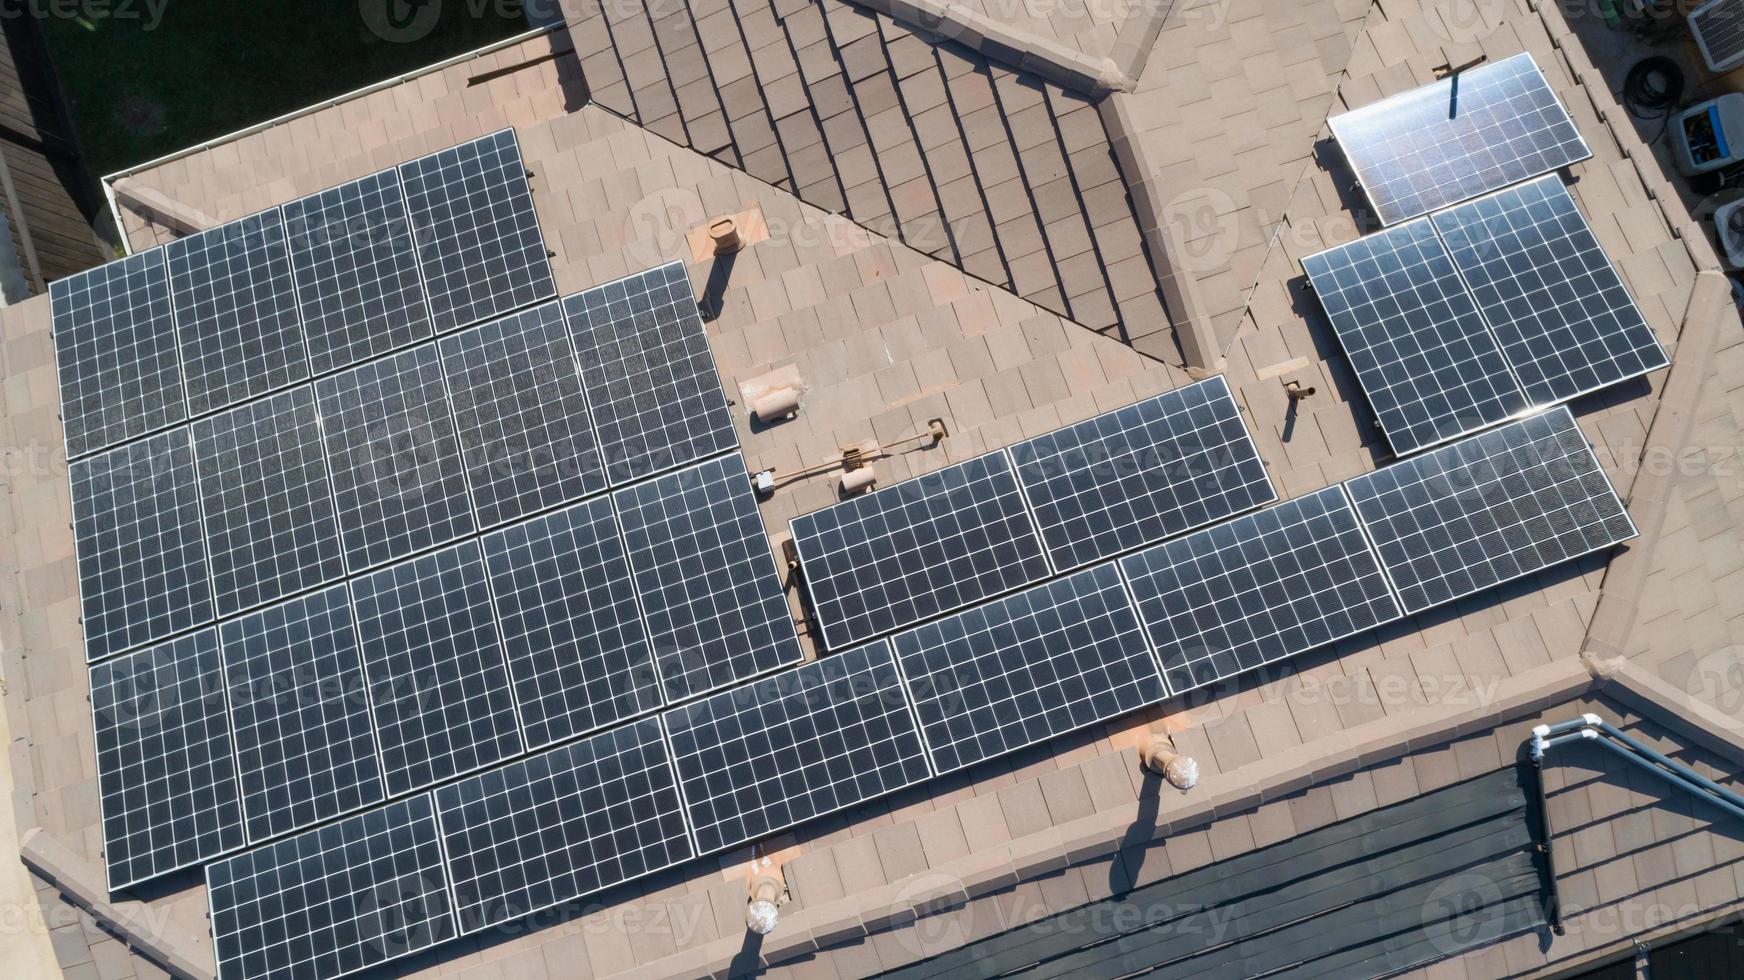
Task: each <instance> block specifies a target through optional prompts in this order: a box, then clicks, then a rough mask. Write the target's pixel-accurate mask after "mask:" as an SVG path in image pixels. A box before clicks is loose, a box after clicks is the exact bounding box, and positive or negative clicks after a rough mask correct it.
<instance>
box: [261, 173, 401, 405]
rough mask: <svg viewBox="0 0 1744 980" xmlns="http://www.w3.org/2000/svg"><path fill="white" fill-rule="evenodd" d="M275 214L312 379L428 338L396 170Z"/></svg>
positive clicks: (369, 177)
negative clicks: (280, 217)
mask: <svg viewBox="0 0 1744 980" xmlns="http://www.w3.org/2000/svg"><path fill="white" fill-rule="evenodd" d="M283 211H284V215H285V230H286V232H287V233H288V235H289V238H290V247H291V267H292V269H293V271H294V273H295V277H296V282H297V304H298V306H299V307H300V308H301V309H302V313H303V333H304V336H305V337H306V338H307V342H308V348H309V364H310V367H311V368H312V369H313V370H314V372H315V373H316V374H326V373H327V372H329V371H333V370H337V369H339V368H343V367H349V366H351V365H352V364H355V363H357V362H358V361H362V360H366V359H368V358H370V357H373V356H375V355H377V354H383V353H386V352H387V351H390V350H393V349H394V348H396V347H404V346H406V345H407V344H410V343H413V342H414V341H418V340H422V339H424V338H426V337H429V336H430V330H431V327H430V310H429V307H428V306H426V305H425V303H424V284H423V281H422V280H421V279H420V278H419V275H418V259H417V256H416V254H415V253H414V248H413V246H414V243H413V240H412V229H411V225H410V224H409V223H408V222H407V220H406V201H405V198H404V197H403V196H401V194H400V175H399V171H398V170H383V171H382V172H381V173H378V174H371V175H370V176H368V177H365V178H363V179H362V180H354V181H352V182H351V183H349V184H341V185H340V186H338V187H335V188H332V189H331V190H325V191H322V192H321V193H319V194H312V195H310V196H308V197H305V198H300V199H298V200H295V201H292V202H291V203H289V204H287V205H285V206H284V208H283Z"/></svg>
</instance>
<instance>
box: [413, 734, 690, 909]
mask: <svg viewBox="0 0 1744 980" xmlns="http://www.w3.org/2000/svg"><path fill="white" fill-rule="evenodd" d="M435 795H436V809H437V812H438V813H439V815H440V817H441V822H442V837H443V842H444V848H445V850H446V852H447V854H448V866H449V869H450V872H451V874H452V875H453V878H454V895H455V909H456V911H457V912H458V914H459V916H460V922H461V929H462V931H463V932H474V931H477V930H479V929H483V928H485V927H487V926H490V925H493V924H496V923H501V922H507V921H509V920H511V919H516V918H519V917H521V916H523V915H526V914H527V913H529V912H534V911H537V910H540V909H546V908H550V907H552V906H554V905H558V904H560V903H563V902H566V901H570V900H572V899H576V898H579V897H581V896H583V895H591V894H593V893H594V892H597V891H599V890H601V889H603V888H608V887H610V886H612V885H615V884H618V883H620V882H624V881H628V880H630V879H632V878H637V877H640V876H642V875H645V874H650V873H652V872H654V871H658V870H660V869H662V868H666V867H670V866H672V865H674V864H677V863H679V862H680V861H684V860H687V859H689V858H690V857H691V856H692V854H693V853H694V852H693V851H692V849H691V844H690V838H689V836H688V835H687V834H686V833H685V828H684V816H683V812H682V810H681V807H680V801H679V797H678V788H677V784H676V781H675V780H674V779H673V774H672V763H671V761H670V759H669V758H668V756H667V750H666V744H665V742H663V741H662V740H661V737H660V723H659V722H658V721H656V720H655V719H653V718H647V719H644V720H642V721H638V722H634V723H632V724H629V725H625V726H624V727H622V728H615V729H612V730H611V731H607V732H602V733H601V734H599V735H595V736H592V737H591V738H585V739H582V740H581V741H579V742H575V743H572V744H569V745H565V746H562V747H559V748H555V749H551V750H550V751H547V752H542V753H540V754H538V755H534V756H530V757H528V758H526V759H523V760H522V761H520V762H516V763H514V764H512V765H507V766H503V767H502V768H499V769H493V770H490V771H489V772H484V773H480V774H479V775H477V776H474V777H472V778H470V779H466V780H463V781H461V782H458V783H454V784H452V785H449V786H443V787H441V788H439V789H437V790H436V794H435Z"/></svg>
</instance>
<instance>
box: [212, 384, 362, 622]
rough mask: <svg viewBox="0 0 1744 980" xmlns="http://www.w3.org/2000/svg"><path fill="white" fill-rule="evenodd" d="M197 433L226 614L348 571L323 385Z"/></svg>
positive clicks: (284, 395)
mask: <svg viewBox="0 0 1744 980" xmlns="http://www.w3.org/2000/svg"><path fill="white" fill-rule="evenodd" d="M189 429H190V431H191V433H192V438H193V452H194V465H195V468H196V470H197V472H198V473H199V480H198V482H199V489H200V509H201V513H202V515H203V516H204V521H203V525H204V527H205V540H206V554H207V558H208V562H209V563H210V565H211V568H212V593H213V598H214V601H215V604H216V607H217V614H218V616H219V617H221V618H222V617H224V616H229V615H232V614H234V613H237V612H240V611H242V610H245V609H252V608H255V607H256V606H261V605H265V604H267V603H270V602H274V601H276V600H278V599H281V598H283V597H285V596H288V595H292V594H294V593H297V592H302V591H304V590H306V589H310V588H314V587H316V586H319V585H322V584H325V583H327V582H332V581H335V580H337V579H339V578H341V577H343V576H344V574H345V556H344V553H343V552H342V551H341V549H340V544H339V521H338V517H337V515H336V514H335V513H334V507H333V486H332V484H331V482H330V481H329V480H328V479H327V456H326V453H325V451H324V450H323V447H322V444H321V421H320V416H319V415H318V413H317V412H316V409H315V392H314V389H312V388H311V387H309V386H308V385H303V386H301V387H298V388H292V389H290V390H288V391H283V392H280V393H278V394H276V395H269V396H267V397H266V398H263V399H260V400H258V401H253V402H247V403H245V404H242V405H238V406H236V407H235V408H232V409H229V410H227V411H223V412H219V413H217V414H215V415H209V416H206V417H205V418H200V419H195V420H194V421H193V422H192V423H190V424H189Z"/></svg>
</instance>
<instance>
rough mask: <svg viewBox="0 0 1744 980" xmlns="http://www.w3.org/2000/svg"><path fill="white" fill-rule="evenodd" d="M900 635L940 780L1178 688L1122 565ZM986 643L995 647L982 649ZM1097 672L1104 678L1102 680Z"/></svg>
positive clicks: (900, 658) (901, 658)
mask: <svg viewBox="0 0 1744 980" xmlns="http://www.w3.org/2000/svg"><path fill="white" fill-rule="evenodd" d="M890 642H891V645H892V647H893V648H894V649H895V651H896V655H897V662H898V664H899V665H900V666H901V668H902V675H903V679H904V681H905V682H906V684H907V689H908V692H909V696H910V698H911V699H912V701H913V704H914V709H915V715H916V717H917V718H918V720H919V722H920V728H921V733H922V735H923V736H924V737H925V739H926V744H927V753H928V757H929V758H930V759H931V761H932V766H933V771H934V772H935V773H937V774H938V775H941V776H942V775H946V774H948V773H952V772H956V771H958V770H960V769H965V768H968V767H969V766H972V765H976V764H978V763H981V762H985V761H987V760H989V759H993V758H997V757H999V756H1001V755H1005V754H1008V753H1011V752H1016V751H1018V750H1020V749H1023V748H1027V747H1029V746H1031V745H1036V744H1039V743H1041V742H1044V741H1047V740H1048V739H1051V738H1055V737H1058V736H1060V735H1064V734H1067V733H1069V732H1074V731H1077V730H1079V729H1082V728H1085V727H1088V726H1090V725H1094V724H1098V723H1100V722H1104V721H1108V720H1109V719H1111V718H1117V717H1119V716H1121V715H1124V714H1127V713H1128V712H1131V711H1136V710H1138V709H1139V708H1143V707H1146V706H1147V705H1152V704H1156V703H1158V702H1160V701H1162V700H1163V699H1164V698H1165V697H1166V696H1167V695H1168V690H1167V688H1165V687H1164V684H1163V676H1162V674H1161V672H1159V671H1158V669H1157V661H1156V659H1155V657H1154V656H1153V655H1152V653H1151V644H1150V642H1149V641H1148V640H1147V639H1146V637H1145V634H1144V631H1143V629H1142V627H1141V624H1140V623H1139V619H1138V615H1137V613H1136V612H1135V610H1134V607H1133V603H1132V599H1131V597H1130V596H1129V595H1128V593H1127V590H1126V586H1125V584H1124V583H1123V582H1122V581H1121V577H1120V573H1119V571H1118V570H1117V569H1116V568H1115V567H1114V564H1113V563H1112V562H1110V563H1107V564H1103V565H1093V566H1091V567H1090V568H1087V569H1085V570H1083V571H1080V572H1076V573H1073V574H1071V575H1068V576H1065V577H1062V578H1056V579H1050V580H1048V581H1046V582H1043V583H1041V584H1040V585H1037V586H1033V587H1031V588H1029V589H1025V590H1024V591H1022V592H1017V593H1013V594H1012V595H1009V596H1006V597H1004V598H1002V599H995V600H993V601H991V602H986V603H982V604H981V605H978V606H971V607H970V608H968V609H965V610H963V611H962V612H959V613H957V614H955V615H952V616H948V617H945V618H943V619H939V620H934V621H933V622H930V623H927V624H924V625H922V626H918V627H915V628H914V629H912V630H909V631H907V632H903V633H898V634H896V635H895V636H894V637H892V638H891V641H890ZM975 643H983V644H991V645H990V646H988V647H986V648H985V649H981V650H976V649H973V644H975ZM1098 675H1101V676H1100V677H1098ZM1092 679H1098V680H1100V681H1101V683H1100V684H1099V685H1097V686H1094V687H1093V686H1092V685H1091V684H1090V683H1088V682H1089V681H1090V680H1092Z"/></svg>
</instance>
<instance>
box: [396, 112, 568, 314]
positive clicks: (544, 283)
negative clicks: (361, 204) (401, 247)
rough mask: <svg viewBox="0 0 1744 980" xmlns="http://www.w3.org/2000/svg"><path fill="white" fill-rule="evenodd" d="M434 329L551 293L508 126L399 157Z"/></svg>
mask: <svg viewBox="0 0 1744 980" xmlns="http://www.w3.org/2000/svg"><path fill="white" fill-rule="evenodd" d="M400 181H401V182H402V183H403V184H404V186H405V190H406V206H407V209H408V212H409V214H410V216H411V221H412V229H413V231H414V233H415V239H416V242H417V249H418V265H419V267H420V268H422V269H423V271H424V288H425V295H426V297H427V298H428V300H429V303H430V315H431V320H432V322H434V323H435V325H436V332H438V333H441V332H443V331H445V330H453V329H455V328H457V327H464V326H466V325H467V324H469V323H477V322H478V321H480V320H487V319H489V318H491V317H494V316H501V315H503V314H504V313H508V312H509V311H511V310H514V309H517V308H519V307H522V306H526V305H527V304H528V303H533V302H537V301H539V300H542V299H545V298H547V297H549V296H553V295H555V294H556V292H557V284H556V282H555V280H553V279H552V278H551V262H550V259H549V258H548V256H547V254H546V251H545V239H544V238H543V237H541V235H540V233H539V217H538V215H537V214H535V213H534V211H533V190H532V188H531V187H529V186H528V184H527V168H526V165H525V164H523V163H522V162H521V147H520V145H519V144H518V143H516V142H515V131H514V130H512V129H505V130H502V131H501V132H498V133H493V134H491V135H489V136H485V137H482V138H480V139H476V140H473V141H472V142H470V143H462V144H460V145H459V146H452V147H449V148H448V149H446V150H442V151H439V152H437V153H432V154H430V155H429V156H426V157H420V158H418V159H416V160H413V161H411V162H409V163H402V164H400Z"/></svg>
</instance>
